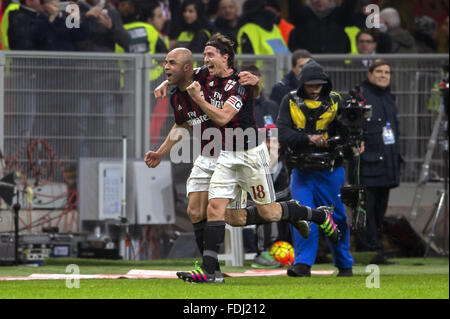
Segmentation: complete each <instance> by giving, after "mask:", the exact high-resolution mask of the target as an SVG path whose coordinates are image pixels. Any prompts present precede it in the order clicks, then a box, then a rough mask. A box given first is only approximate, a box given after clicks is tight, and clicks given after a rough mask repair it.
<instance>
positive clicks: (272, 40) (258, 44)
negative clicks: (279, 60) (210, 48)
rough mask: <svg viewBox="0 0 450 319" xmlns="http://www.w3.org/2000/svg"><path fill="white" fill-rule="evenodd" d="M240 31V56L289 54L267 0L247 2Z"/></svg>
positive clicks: (238, 38) (238, 50) (238, 49)
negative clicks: (268, 7) (267, 7)
mask: <svg viewBox="0 0 450 319" xmlns="http://www.w3.org/2000/svg"><path fill="white" fill-rule="evenodd" d="M241 21H242V22H241V26H240V28H239V31H238V35H237V41H238V48H237V53H238V54H256V55H264V54H268V55H272V54H289V49H288V48H287V46H286V43H285V42H284V39H283V36H282V35H281V32H280V29H278V26H277V17H276V16H275V14H274V13H273V12H272V11H269V10H267V9H266V2H265V0H247V1H245V3H244V6H243V14H242V17H241Z"/></svg>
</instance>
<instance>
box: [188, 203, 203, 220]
mask: <svg viewBox="0 0 450 319" xmlns="http://www.w3.org/2000/svg"><path fill="white" fill-rule="evenodd" d="M187 214H188V216H189V219H190V220H191V222H192V223H199V222H201V221H202V220H203V219H204V217H203V215H204V214H202V212H201V209H200V208H199V207H193V206H189V205H188V208H187Z"/></svg>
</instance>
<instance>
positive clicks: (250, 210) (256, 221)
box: [245, 206, 271, 226]
mask: <svg viewBox="0 0 450 319" xmlns="http://www.w3.org/2000/svg"><path fill="white" fill-rule="evenodd" d="M245 210H246V211H247V219H246V221H245V225H246V226H248V225H263V224H270V223H271V222H270V221H267V220H265V219H264V218H262V217H261V216H260V215H259V213H258V209H257V208H256V206H249V207H247V208H246V209H245Z"/></svg>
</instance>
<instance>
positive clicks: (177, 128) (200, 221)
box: [144, 48, 258, 254]
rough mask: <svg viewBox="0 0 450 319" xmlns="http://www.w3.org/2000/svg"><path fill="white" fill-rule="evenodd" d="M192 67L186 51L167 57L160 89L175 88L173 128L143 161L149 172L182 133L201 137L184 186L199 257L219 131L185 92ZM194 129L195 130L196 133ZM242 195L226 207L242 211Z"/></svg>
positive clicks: (245, 77) (247, 79) (251, 80)
mask: <svg viewBox="0 0 450 319" xmlns="http://www.w3.org/2000/svg"><path fill="white" fill-rule="evenodd" d="M193 65H194V57H193V55H192V52H191V51H190V50H189V49H185V48H177V49H174V50H172V51H170V52H169V53H168V54H167V57H166V60H165V66H164V71H165V74H166V77H167V80H166V81H164V82H163V84H162V85H161V86H160V87H161V88H165V87H166V86H167V85H175V87H174V88H173V89H172V90H171V91H170V93H169V99H170V105H171V106H172V108H173V111H174V114H175V124H174V125H173V127H172V128H171V130H170V132H169V134H168V136H167V137H166V139H165V140H164V142H163V143H162V144H161V146H160V147H159V148H158V150H156V151H151V150H150V151H148V152H147V153H146V154H145V157H144V161H145V163H146V164H147V166H148V167H150V168H154V167H157V166H158V165H159V164H160V163H161V160H162V159H163V158H164V157H165V156H166V155H167V154H169V153H170V150H171V149H172V148H173V146H174V145H175V144H177V143H178V142H179V141H180V140H181V139H182V137H183V136H185V135H187V134H183V133H184V132H183V130H188V129H189V128H190V127H193V131H194V134H196V133H197V134H200V135H202V136H200V139H201V150H202V153H201V154H200V155H199V156H198V157H197V159H196V160H195V162H194V165H193V168H192V171H191V174H190V176H189V178H188V180H187V182H186V194H187V196H188V207H187V213H188V216H189V218H190V220H191V222H192V225H193V229H194V233H195V237H196V243H197V246H198V248H199V250H200V252H201V253H202V254H203V230H204V228H205V226H206V206H207V205H208V189H209V180H210V178H211V176H212V174H213V172H214V169H215V166H216V160H217V156H218V152H214V151H215V148H214V146H215V141H214V138H216V139H218V141H219V143H220V141H221V138H222V134H221V132H222V128H221V127H220V126H218V125H216V124H215V123H214V122H212V121H211V120H210V119H209V118H208V116H207V115H206V114H205V113H204V112H203V111H202V110H201V109H200V108H199V107H198V106H197V105H196V104H195V103H194V102H193V101H192V99H191V98H190V96H189V94H188V93H187V91H186V88H187V87H188V86H189V85H190V84H191V83H192V82H193V81H194V69H193ZM206 71H207V70H206ZM208 75H209V74H208ZM201 76H202V73H201V72H197V74H196V78H200V77H201ZM204 76H206V75H204ZM240 76H241V82H242V83H246V84H251V85H255V84H257V82H258V78H257V77H256V76H253V75H252V74H251V73H249V72H242V73H241V74H240ZM204 91H205V89H204V88H203V89H202V90H201V94H204V93H203V92H204ZM155 96H156V97H157V98H161V97H162V96H165V92H164V93H162V91H161V89H158V88H157V89H156V90H155ZM197 127H199V130H197V129H196V128H197ZM206 132H209V133H210V135H209V136H208V137H209V138H205V136H206V134H203V133H206ZM209 146H213V148H212V149H210V148H209ZM219 150H220V144H219ZM214 153H216V154H214ZM243 195H245V196H239V198H238V200H240V202H238V203H237V202H235V201H232V202H231V203H230V207H234V208H241V207H242V208H245V205H246V199H247V198H246V193H245V192H244V193H243Z"/></svg>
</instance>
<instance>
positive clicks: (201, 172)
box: [186, 155, 247, 209]
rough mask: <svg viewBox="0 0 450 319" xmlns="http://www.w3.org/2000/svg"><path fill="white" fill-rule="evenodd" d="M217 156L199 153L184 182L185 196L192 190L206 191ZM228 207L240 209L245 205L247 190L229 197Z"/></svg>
mask: <svg viewBox="0 0 450 319" xmlns="http://www.w3.org/2000/svg"><path fill="white" fill-rule="evenodd" d="M216 162H217V157H208V156H203V155H199V156H198V157H197V159H196V160H195V162H194V166H193V167H192V170H191V174H190V175H189V178H188V180H187V182H186V196H188V197H189V193H193V192H207V191H209V186H210V182H211V177H212V175H213V173H214V171H215V169H216ZM230 199H231V201H230V203H229V204H228V208H230V209H241V208H245V207H246V206H247V192H245V191H241V192H240V193H238V194H237V195H236V197H233V198H230Z"/></svg>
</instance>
